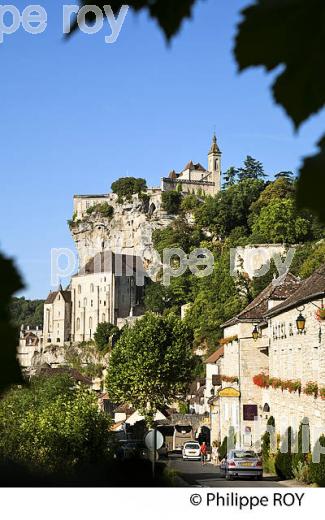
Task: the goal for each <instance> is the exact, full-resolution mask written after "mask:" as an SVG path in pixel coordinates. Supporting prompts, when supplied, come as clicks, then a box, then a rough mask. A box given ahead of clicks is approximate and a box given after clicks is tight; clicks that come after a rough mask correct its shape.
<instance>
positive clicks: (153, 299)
mask: <svg viewBox="0 0 325 520" xmlns="http://www.w3.org/2000/svg"><path fill="white" fill-rule="evenodd" d="M144 305H145V308H146V310H147V311H151V312H157V313H159V314H163V312H164V311H165V310H167V309H169V308H170V307H171V296H170V292H169V287H166V286H164V285H162V284H160V283H158V282H156V283H151V284H149V285H147V287H146V289H145V296H144Z"/></svg>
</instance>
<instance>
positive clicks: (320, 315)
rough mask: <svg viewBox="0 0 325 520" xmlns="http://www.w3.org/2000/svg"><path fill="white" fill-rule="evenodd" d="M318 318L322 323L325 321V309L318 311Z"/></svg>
mask: <svg viewBox="0 0 325 520" xmlns="http://www.w3.org/2000/svg"><path fill="white" fill-rule="evenodd" d="M316 317H317V319H318V320H320V321H322V320H325V308H323V307H322V308H321V309H318V310H317V311H316Z"/></svg>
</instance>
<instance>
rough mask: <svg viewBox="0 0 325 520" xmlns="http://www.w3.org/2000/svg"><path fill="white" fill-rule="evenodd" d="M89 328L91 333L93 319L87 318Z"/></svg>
mask: <svg viewBox="0 0 325 520" xmlns="http://www.w3.org/2000/svg"><path fill="white" fill-rule="evenodd" d="M89 328H90V332H91V329H92V328H93V319H92V318H91V317H90V318H89Z"/></svg>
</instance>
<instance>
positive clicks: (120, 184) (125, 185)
mask: <svg viewBox="0 0 325 520" xmlns="http://www.w3.org/2000/svg"><path fill="white" fill-rule="evenodd" d="M111 188H112V192H113V193H116V195H117V196H118V200H119V202H123V201H124V200H127V201H130V200H132V195H134V194H138V195H141V194H142V193H143V192H145V191H146V190H147V183H146V181H145V179H141V178H139V179H136V178H135V177H121V179H118V180H117V181H115V182H113V184H112V186H111Z"/></svg>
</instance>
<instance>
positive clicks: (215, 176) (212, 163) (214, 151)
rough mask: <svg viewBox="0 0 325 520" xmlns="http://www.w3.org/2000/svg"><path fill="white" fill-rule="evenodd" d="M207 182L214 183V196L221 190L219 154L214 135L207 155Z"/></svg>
mask: <svg viewBox="0 0 325 520" xmlns="http://www.w3.org/2000/svg"><path fill="white" fill-rule="evenodd" d="M208 172H209V173H210V175H209V180H210V181H211V182H214V184H215V186H214V195H216V194H217V193H219V191H220V190H221V152H220V149H219V146H218V144H217V137H216V134H214V135H213V138H212V144H211V148H210V151H209V155H208Z"/></svg>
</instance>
